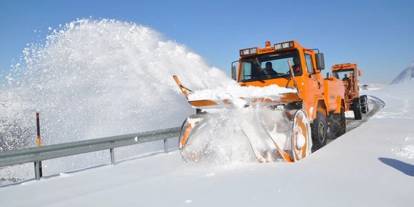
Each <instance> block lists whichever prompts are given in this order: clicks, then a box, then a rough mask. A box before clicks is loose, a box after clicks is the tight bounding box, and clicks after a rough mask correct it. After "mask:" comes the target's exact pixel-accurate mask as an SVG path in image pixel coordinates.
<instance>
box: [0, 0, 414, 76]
mask: <svg viewBox="0 0 414 207" xmlns="http://www.w3.org/2000/svg"><path fill="white" fill-rule="evenodd" d="M88 17H92V18H114V19H118V20H125V21H131V22H135V23H138V24H143V25H146V26H149V27H152V28H154V29H155V30H157V31H159V32H161V33H162V34H163V35H164V36H165V37H166V38H169V39H173V40H176V41H177V42H179V43H182V44H185V45H186V46H187V47H189V48H190V49H192V50H193V51H195V52H197V53H198V54H200V55H201V56H203V57H204V58H205V60H206V61H207V62H208V63H209V64H210V65H212V66H216V67H219V68H222V69H226V70H227V69H228V67H229V63H230V62H231V61H233V60H235V59H236V58H237V55H238V50H239V49H240V48H244V47H250V46H257V45H263V44H264V41H265V40H271V41H272V42H276V41H284V40H290V39H295V40H298V41H300V42H301V43H302V45H304V46H305V47H309V48H319V49H321V50H322V51H323V52H324V53H325V58H326V61H327V64H328V65H331V64H333V63H339V62H356V63H358V64H359V65H360V66H361V68H362V69H364V71H365V73H364V74H365V77H364V79H365V80H366V81H376V82H387V81H388V80H390V79H391V78H393V77H394V76H396V75H397V74H398V73H399V72H400V71H401V70H402V69H403V68H404V67H406V66H407V65H408V64H409V63H410V62H412V61H414V41H413V37H414V1H412V0H405V1H403V0H399V1H397V0H395V1H391V0H388V1H382V0H378V1H362V0H361V1H359V0H355V1H352V0H350V1H338V2H334V1H316V0H315V1H309V0H308V1H295V0H292V1H286V0H285V1H277V0H273V1H203V2H201V1H180V0H174V1H157V0H150V1H104V0H96V1H86V0H84V1H82V0H67V1H63V0H54V1H49V0H43V1H19V0H1V1H0V74H4V73H5V72H7V71H8V70H9V68H10V64H13V63H16V62H17V61H18V59H19V57H20V56H21V51H22V49H23V48H24V47H25V45H26V44H27V43H31V42H38V41H41V40H44V39H45V37H46V35H47V28H48V27H49V26H50V27H52V28H56V27H58V25H59V24H64V23H67V22H70V21H72V20H74V19H76V18H88ZM35 30H36V31H40V32H34V31H35Z"/></svg>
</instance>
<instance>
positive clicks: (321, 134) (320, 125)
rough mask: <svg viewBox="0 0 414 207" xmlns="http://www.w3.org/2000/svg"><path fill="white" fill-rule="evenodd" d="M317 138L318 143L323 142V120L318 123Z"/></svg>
mask: <svg viewBox="0 0 414 207" xmlns="http://www.w3.org/2000/svg"><path fill="white" fill-rule="evenodd" d="M318 138H319V142H320V144H322V143H324V142H325V124H323V122H319V123H318Z"/></svg>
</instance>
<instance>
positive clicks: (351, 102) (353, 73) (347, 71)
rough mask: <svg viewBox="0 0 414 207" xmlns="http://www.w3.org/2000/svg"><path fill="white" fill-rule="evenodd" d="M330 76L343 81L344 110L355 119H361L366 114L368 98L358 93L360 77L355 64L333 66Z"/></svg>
mask: <svg viewBox="0 0 414 207" xmlns="http://www.w3.org/2000/svg"><path fill="white" fill-rule="evenodd" d="M331 70H332V75H333V76H334V77H335V78H337V79H340V80H342V81H343V83H344V87H345V97H344V98H345V108H346V110H352V111H353V112H354V117H355V119H357V120H359V119H362V114H365V113H368V110H369V109H368V98H367V96H366V95H362V96H361V95H360V93H359V77H360V76H361V75H362V73H361V70H359V68H358V66H357V64H354V63H342V64H335V65H333V66H332V68H331Z"/></svg>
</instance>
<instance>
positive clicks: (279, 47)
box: [274, 41, 293, 50]
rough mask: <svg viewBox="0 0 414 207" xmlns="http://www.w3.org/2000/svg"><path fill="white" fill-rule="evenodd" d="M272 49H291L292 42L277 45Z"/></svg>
mask: <svg viewBox="0 0 414 207" xmlns="http://www.w3.org/2000/svg"><path fill="white" fill-rule="evenodd" d="M274 47H275V50H281V49H287V48H291V47H293V42H292V41H289V42H282V43H277V44H275V45H274Z"/></svg>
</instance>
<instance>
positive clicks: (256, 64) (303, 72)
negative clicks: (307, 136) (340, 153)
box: [232, 41, 346, 150]
mask: <svg viewBox="0 0 414 207" xmlns="http://www.w3.org/2000/svg"><path fill="white" fill-rule="evenodd" d="M269 62H270V63H271V64H269ZM266 66H267V67H266ZM270 66H271V67H272V68H270ZM269 69H270V70H269ZM324 69H325V61H324V54H323V53H321V52H320V51H319V50H317V49H307V48H304V47H303V46H302V45H300V44H299V43H298V42H296V41H287V42H282V43H277V44H274V45H272V44H271V43H270V42H269V41H267V42H266V44H265V47H264V48H259V47H253V48H247V49H242V50H240V59H239V60H238V61H237V62H233V64H232V78H233V79H234V80H236V81H237V82H238V83H239V84H240V85H241V86H256V87H264V86H269V85H272V84H276V85H278V86H280V87H288V88H297V90H298V93H297V95H298V97H297V98H298V99H297V100H295V99H290V100H287V101H286V103H284V104H286V105H287V107H288V108H293V109H303V110H304V111H305V112H306V114H307V116H308V118H309V120H310V123H311V131H312V141H313V150H317V149H319V148H320V147H322V146H324V145H325V144H326V142H327V139H328V131H330V132H332V134H333V136H335V137H336V136H340V135H341V134H343V133H345V130H346V121H345V110H346V108H345V100H344V99H345V97H344V96H345V88H344V85H343V83H342V81H341V80H338V79H337V78H335V77H328V78H325V77H323V75H322V71H323V70H324ZM266 70H268V72H269V73H271V75H266V74H265V73H266V72H265V71H266ZM291 70H292V71H293V74H294V75H291ZM272 71H274V72H276V73H273V72H272ZM333 131H335V132H333Z"/></svg>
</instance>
